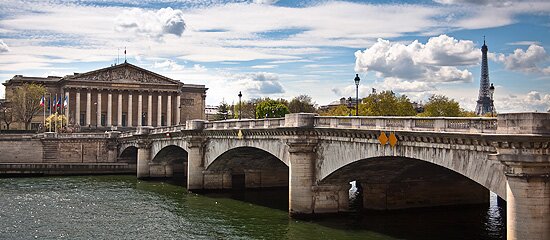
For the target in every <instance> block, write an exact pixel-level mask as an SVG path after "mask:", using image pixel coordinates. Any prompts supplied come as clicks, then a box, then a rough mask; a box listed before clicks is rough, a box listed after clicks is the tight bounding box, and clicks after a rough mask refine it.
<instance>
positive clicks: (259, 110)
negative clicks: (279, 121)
mask: <svg viewBox="0 0 550 240" xmlns="http://www.w3.org/2000/svg"><path fill="white" fill-rule="evenodd" d="M287 113H290V111H289V110H288V107H287V106H286V105H285V104H284V103H283V102H281V101H280V100H273V99H269V98H268V99H266V100H263V101H261V102H259V103H258V104H257V105H256V118H264V117H265V118H278V117H284V116H285V114H287Z"/></svg>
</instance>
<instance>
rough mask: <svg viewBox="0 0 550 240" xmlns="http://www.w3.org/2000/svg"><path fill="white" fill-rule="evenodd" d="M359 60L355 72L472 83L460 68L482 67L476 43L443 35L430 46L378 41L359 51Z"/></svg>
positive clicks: (397, 77)
mask: <svg viewBox="0 0 550 240" xmlns="http://www.w3.org/2000/svg"><path fill="white" fill-rule="evenodd" d="M355 57H356V61H355V71H357V72H367V71H373V72H375V73H376V75H377V76H378V77H381V78H396V79H402V80H408V81H420V82H471V81H472V80H473V78H472V73H470V72H469V71H468V70H460V69H458V68H457V67H456V66H470V65H475V64H478V63H479V61H480V57H481V54H480V51H479V49H477V48H475V47H474V44H473V42H472V41H467V40H456V39H454V38H452V37H449V36H446V35H440V36H438V37H432V38H430V39H429V40H428V42H427V43H426V44H422V43H419V42H418V41H414V42H412V43H410V44H408V45H406V44H403V43H398V42H394V43H392V42H390V41H388V40H384V39H378V41H377V42H376V43H375V44H374V45H372V46H371V47H370V48H368V49H366V50H364V51H357V52H355Z"/></svg>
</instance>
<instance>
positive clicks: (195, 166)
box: [187, 137, 204, 190]
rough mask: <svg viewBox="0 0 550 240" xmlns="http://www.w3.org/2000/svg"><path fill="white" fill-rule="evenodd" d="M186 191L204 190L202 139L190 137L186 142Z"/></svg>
mask: <svg viewBox="0 0 550 240" xmlns="http://www.w3.org/2000/svg"><path fill="white" fill-rule="evenodd" d="M187 148H188V150H187V156H188V157H187V161H188V162H187V190H195V189H203V188H204V173H203V171H204V163H203V152H204V139H202V138H197V137H192V138H190V139H189V140H188V141H187Z"/></svg>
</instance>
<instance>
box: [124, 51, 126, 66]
mask: <svg viewBox="0 0 550 240" xmlns="http://www.w3.org/2000/svg"><path fill="white" fill-rule="evenodd" d="M124 63H126V47H124Z"/></svg>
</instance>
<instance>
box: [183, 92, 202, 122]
mask: <svg viewBox="0 0 550 240" xmlns="http://www.w3.org/2000/svg"><path fill="white" fill-rule="evenodd" d="M203 95H204V94H203V93H200V92H184V93H182V95H181V100H180V101H181V102H180V104H181V122H182V123H185V121H186V120H193V119H205V113H204V107H205V103H204V98H203Z"/></svg>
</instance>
